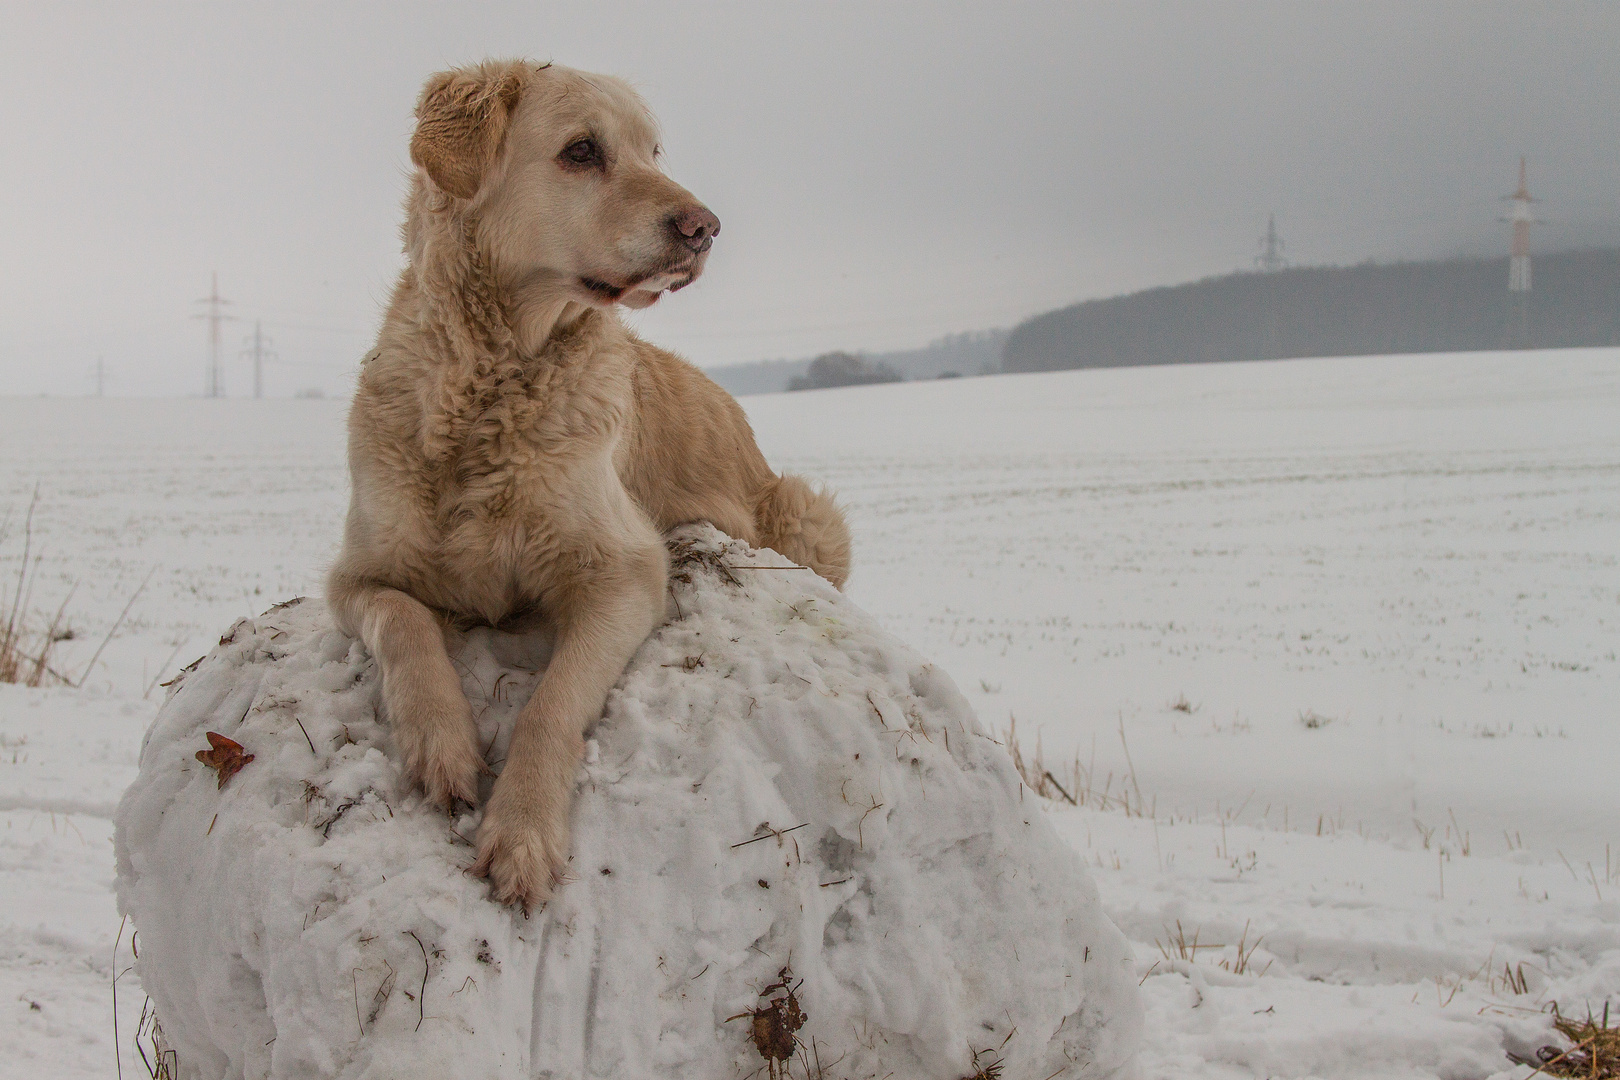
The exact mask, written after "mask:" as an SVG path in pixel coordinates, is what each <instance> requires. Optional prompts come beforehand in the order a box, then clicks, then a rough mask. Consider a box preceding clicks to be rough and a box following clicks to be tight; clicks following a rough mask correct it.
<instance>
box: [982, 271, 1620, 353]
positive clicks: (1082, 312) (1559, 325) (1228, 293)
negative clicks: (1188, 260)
mask: <svg viewBox="0 0 1620 1080" xmlns="http://www.w3.org/2000/svg"><path fill="white" fill-rule="evenodd" d="M1533 272H1534V276H1533V278H1532V284H1533V289H1532V291H1531V293H1530V295H1529V298H1528V304H1527V307H1526V319H1525V323H1524V329H1523V330H1521V327H1520V321H1519V316H1518V312H1517V309H1516V307H1515V302H1514V298H1513V297H1512V295H1511V294H1510V293H1509V292H1508V289H1507V280H1508V269H1507V259H1505V258H1502V259H1453V260H1449V261H1444V262H1409V263H1395V264H1393V265H1383V266H1380V265H1375V264H1367V265H1362V266H1348V267H1302V268H1299V269H1290V270H1281V271H1277V272H1275V273H1269V274H1260V273H1239V274H1229V275H1227V276H1225V277H1218V278H1208V279H1205V280H1203V281H1197V282H1193V283H1192V284H1189V285H1176V286H1172V287H1168V288H1158V289H1148V290H1146V291H1144V292H1138V293H1131V294H1129V295H1127V296H1116V297H1113V298H1111V299H1107V300H1090V301H1087V302H1085V303H1081V304H1074V305H1072V306H1070V307H1066V308H1061V309H1059V310H1057V311H1052V312H1048V313H1046V314H1044V315H1037V316H1036V317H1034V318H1032V319H1029V320H1027V321H1025V322H1023V323H1021V324H1019V325H1018V326H1016V327H1014V328H1013V330H1012V332H1011V333H1010V334H1009V335H1008V336H1007V339H1006V343H1005V345H1004V347H1003V349H1002V369H1003V370H1005V371H1061V370H1067V369H1070V368H1089V367H1127V366H1134V365H1141V364H1181V363H1199V362H1207V361H1218V360H1260V359H1278V358H1282V357H1292V356H1354V355H1364V354H1380V353H1414V352H1470V351H1477V350H1485V349H1501V348H1518V347H1535V348H1561V347H1568V346H1584V345H1620V250H1604V251H1573V252H1564V253H1561V254H1554V255H1538V256H1536V258H1535V259H1534V262H1533Z"/></svg>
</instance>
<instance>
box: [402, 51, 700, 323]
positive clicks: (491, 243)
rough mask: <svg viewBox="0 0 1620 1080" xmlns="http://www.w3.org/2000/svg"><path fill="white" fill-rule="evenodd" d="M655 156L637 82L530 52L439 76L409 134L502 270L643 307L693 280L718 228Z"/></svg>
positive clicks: (584, 297)
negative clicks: (540, 59)
mask: <svg viewBox="0 0 1620 1080" xmlns="http://www.w3.org/2000/svg"><path fill="white" fill-rule="evenodd" d="M659 153H660V151H659V146H658V129H657V126H656V124H655V122H654V120H653V117H652V114H651V113H650V112H649V111H648V110H647V107H646V105H645V104H643V103H642V101H641V99H640V98H639V97H638V96H637V95H636V92H635V91H634V90H632V89H631V88H630V87H629V85H628V84H626V83H625V82H623V81H621V80H619V79H615V78H612V77H609V76H604V75H589V74H586V73H584V72H579V71H573V70H571V69H569V68H564V67H558V66H556V65H534V64H528V63H524V62H521V61H502V62H494V61H491V62H486V63H483V64H479V65H476V66H474V67H467V68H457V69H455V70H453V71H446V72H442V73H440V74H438V75H435V76H433V77H432V78H431V79H429V80H428V82H427V85H426V86H425V87H424V88H423V90H422V96H421V99H420V100H419V101H418V102H417V106H416V134H415V135H414V136H413V137H412V139H411V160H412V161H414V162H415V163H416V165H417V167H418V168H419V169H420V170H421V173H422V175H423V177H424V179H425V181H426V182H427V183H428V184H430V185H431V187H432V188H434V189H436V190H437V191H438V192H440V193H442V195H443V196H444V197H445V198H446V199H449V200H459V201H460V202H461V203H463V204H465V207H466V209H468V210H469V211H471V213H472V216H473V217H474V218H475V219H476V221H477V223H478V235H479V241H480V244H481V245H482V246H483V247H484V248H485V250H486V252H487V254H488V257H489V259H490V262H491V265H492V268H493V269H494V270H495V271H496V273H497V274H498V275H500V276H501V277H502V278H503V279H505V280H508V281H513V282H518V283H520V284H521V285H523V286H524V287H526V288H528V287H537V286H538V287H541V288H543V289H544V290H545V291H546V292H548V293H552V294H553V295H557V296H559V297H566V298H567V299H571V300H577V301H579V302H581V303H585V304H589V305H592V306H594V307H609V306H611V305H613V304H626V305H628V306H630V307H646V306H647V305H648V304H651V303H653V302H654V301H656V300H657V299H658V297H659V295H660V294H661V293H663V291H664V290H666V289H668V290H669V291H671V292H673V291H675V290H676V289H679V288H682V287H683V286H686V285H689V284H691V282H692V281H693V280H694V279H696V278H697V276H698V275H699V274H701V273H702V272H703V264H704V262H705V260H706V259H707V258H708V252H709V248H710V246H711V245H712V244H713V243H714V237H715V236H716V235H717V234H718V233H719V232H720V220H719V219H718V218H716V217H715V216H714V214H713V213H711V212H710V211H709V209H708V207H706V206H704V205H703V204H702V203H700V202H699V201H698V200H697V199H696V198H695V197H694V196H693V195H692V193H691V192H689V191H687V190H686V189H685V188H683V187H681V186H680V185H679V184H677V183H675V182H674V181H673V180H671V179H670V178H669V177H667V176H665V175H664V172H663V170H662V169H661V168H660V167H659V160H658V159H659ZM446 205H454V204H453V203H449V204H446Z"/></svg>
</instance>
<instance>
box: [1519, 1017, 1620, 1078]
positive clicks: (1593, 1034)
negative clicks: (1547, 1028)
mask: <svg viewBox="0 0 1620 1080" xmlns="http://www.w3.org/2000/svg"><path fill="white" fill-rule="evenodd" d="M1553 1027H1555V1028H1557V1029H1558V1033H1559V1034H1560V1035H1562V1036H1564V1038H1566V1039H1568V1040H1569V1041H1570V1042H1571V1043H1573V1044H1574V1045H1573V1046H1571V1047H1570V1048H1569V1049H1567V1050H1560V1049H1559V1048H1558V1047H1556V1046H1543V1047H1542V1048H1541V1049H1540V1050H1537V1051H1536V1059H1537V1060H1535V1061H1524V1060H1522V1059H1518V1058H1515V1060H1516V1061H1518V1062H1519V1064H1521V1065H1534V1066H1536V1071H1535V1072H1534V1073H1531V1074H1530V1075H1532V1076H1535V1075H1537V1074H1543V1075H1546V1076H1568V1077H1581V1078H1582V1080H1620V1021H1617V1022H1616V1023H1615V1025H1614V1026H1613V1027H1610V1026H1609V1006H1608V1003H1607V1002H1605V1003H1604V1005H1603V1015H1602V1016H1601V1017H1597V1018H1594V1017H1593V1015H1592V1013H1591V1010H1590V1009H1588V1010H1587V1013H1586V1019H1585V1020H1574V1019H1571V1018H1570V1017H1567V1016H1564V1015H1562V1014H1561V1013H1560V1012H1559V1011H1558V1003H1557V1002H1554V1003H1553Z"/></svg>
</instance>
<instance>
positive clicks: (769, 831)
mask: <svg viewBox="0 0 1620 1080" xmlns="http://www.w3.org/2000/svg"><path fill="white" fill-rule="evenodd" d="M808 824H810V823H809V822H808V821H804V822H800V823H799V824H797V825H795V826H793V828H792V829H773V828H771V826H770V823H769V822H767V823H765V824H764V825H761V826H760V828H762V829H764V830H765V835H764V836H756V837H754V838H753V839H752V840H744V841H743V842H742V843H740V844H732V845H731V846H732V847H733V848H740V847H747V846H748V845H749V844H757V843H759V842H760V841H761V840H769V839H770V838H771V837H773V836H774V837H776V840H777V843H781V842H782V837H784V836H786V835H787V834H788V833H790V832H793V831H794V829H802V828H804V827H805V826H806V825H808Z"/></svg>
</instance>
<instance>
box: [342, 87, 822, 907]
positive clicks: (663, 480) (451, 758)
mask: <svg viewBox="0 0 1620 1080" xmlns="http://www.w3.org/2000/svg"><path fill="white" fill-rule="evenodd" d="M660 153H661V152H660V149H659V145H658V130H657V127H656V126H655V123H654V120H653V118H652V114H651V113H650V112H649V111H648V110H647V107H646V106H645V105H644V104H643V103H642V101H641V99H640V98H639V97H638V96H637V95H636V93H635V92H634V91H633V90H632V89H631V88H630V87H629V85H628V84H626V83H624V82H622V81H621V80H619V79H615V78H610V77H606V76H601V75H592V74H586V73H583V72H579V71H574V70H571V69H568V68H564V67H559V66H556V65H551V64H533V63H528V62H523V61H499V62H497V61H486V62H484V63H482V64H478V65H475V66H470V67H464V68H457V69H455V70H451V71H446V72H442V73H440V74H437V75H434V76H433V77H432V78H430V79H429V80H428V81H427V84H426V86H425V87H424V88H423V90H422V93H421V96H420V98H419V99H418V102H417V106H416V128H415V132H414V134H413V136H412V138H411V144H410V154H411V161H412V162H413V163H414V165H415V167H416V168H415V172H414V175H413V177H412V180H411V186H410V192H409V194H408V196H407V197H406V201H405V224H404V240H405V252H406V255H407V259H408V265H407V267H406V269H405V270H404V271H403V272H402V273H401V274H400V277H399V280H398V283H397V284H396V285H395V287H394V291H393V295H392V298H391V300H390V303H389V306H388V310H387V315H386V317H385V319H384V322H383V325H382V329H381V331H380V332H379V335H378V338H377V344H376V347H375V348H374V349H373V350H372V351H371V352H370V353H368V354H367V356H366V359H365V360H364V362H363V363H362V365H361V372H360V377H359V386H358V389H357V391H356V393H355V397H354V402H353V405H352V407H351V409H350V412H349V448H348V452H349V469H350V476H351V483H352V497H351V500H350V504H349V511H348V520H347V524H346V526H345V530H344V536H343V547H342V551H341V553H340V554H339V556H338V558H337V561H336V563H335V564H334V565H333V567H332V570H331V572H330V575H329V577H328V580H327V599H328V602H329V604H330V607H331V610H332V612H333V615H334V617H335V619H336V622H337V625H338V626H339V628H340V629H342V630H343V631H344V632H345V633H347V634H349V635H351V636H354V637H357V638H359V639H360V640H361V641H362V642H363V643H364V645H365V647H366V649H367V650H369V651H370V653H371V655H372V656H373V657H375V658H376V660H377V663H378V665H379V666H380V668H381V672H382V690H381V695H382V708H383V710H384V712H385V714H386V716H387V718H388V722H389V724H390V725H391V727H392V730H393V735H394V739H395V741H396V743H397V745H398V750H399V753H400V756H401V760H402V763H403V766H404V769H405V774H406V776H407V778H408V779H409V781H410V782H411V783H412V784H415V785H420V787H421V788H422V789H423V791H424V792H425V794H426V796H427V798H428V799H430V800H431V801H432V802H433V803H436V804H437V805H439V806H441V807H444V808H445V809H447V810H452V809H453V808H454V807H455V806H456V805H457V804H458V802H465V803H469V804H476V801H477V795H478V781H479V777H480V775H482V774H485V773H488V772H489V769H488V766H487V765H486V764H485V762H484V759H483V755H482V753H481V748H480V746H479V742H478V737H477V729H476V726H475V725H474V722H473V717H472V712H471V708H470V706H469V705H468V703H467V700H466V698H465V696H464V695H463V694H462V692H461V680H460V677H459V676H458V675H457V674H456V672H455V669H454V668H453V667H452V666H451V662H450V657H449V654H448V651H447V645H446V636H445V635H446V632H447V629H448V628H449V627H451V626H453V625H462V626H466V625H473V624H487V625H502V624H509V623H511V622H512V621H513V620H517V619H522V618H525V617H533V618H539V619H542V620H543V621H544V623H545V625H546V626H548V627H549V628H550V629H551V630H552V632H553V635H554V637H553V650H552V659H551V662H550V665H549V666H548V667H547V669H546V671H545V674H544V675H543V677H542V678H541V680H540V683H539V685H538V686H537V687H536V689H535V691H534V695H533V697H532V698H531V699H530V700H529V702H528V703H527V704H526V705H525V706H524V708H523V709H522V710H521V711H520V714H519V717H518V720H517V724H516V728H515V729H514V732H513V735H512V740H511V745H510V748H509V750H508V752H507V756H506V762H505V766H504V768H503V769H502V771H501V773H500V775H499V776H498V778H497V779H496V780H495V784H494V790H493V793H492V794H491V796H490V798H489V801H488V804H487V805H486V806H485V808H484V815H483V820H482V823H481V824H480V827H479V830H478V859H477V862H476V863H475V864H474V871H475V872H476V873H478V874H481V875H484V876H486V877H487V878H488V879H489V880H490V883H491V889H492V894H493V896H494V897H495V899H496V900H498V901H499V902H501V903H506V904H519V905H521V906H522V907H523V908H524V910H528V909H529V908H530V906H531V905H533V904H536V903H539V902H543V901H544V900H545V899H547V898H548V897H549V896H550V895H551V892H552V890H553V889H554V888H555V886H556V884H557V882H558V881H560V880H561V875H562V873H563V871H564V867H565V865H566V861H567V858H568V815H569V809H570V805H571V802H572V798H573V788H574V781H575V774H576V772H577V769H578V765H579V760H580V756H581V754H582V752H583V748H584V732H585V730H586V728H587V727H588V726H589V725H590V724H592V723H594V722H595V721H596V720H598V719H599V718H600V717H601V715H602V710H603V707H604V705H605V703H606V699H607V694H608V692H609V690H611V689H612V687H613V685H614V683H615V682H617V681H618V679H619V677H620V675H621V674H622V673H623V671H624V668H625V666H626V665H627V664H628V663H629V661H630V658H631V656H632V655H633V654H634V653H635V651H636V649H637V648H638V647H639V646H640V645H641V643H642V641H644V640H645V639H646V637H647V635H648V634H649V633H651V632H652V630H653V629H654V628H655V627H656V626H658V625H659V624H660V623H661V622H662V621H663V619H664V610H665V609H664V605H665V592H666V589H667V585H668V574H669V562H668V553H667V551H666V549H665V546H664V542H663V537H662V534H663V533H664V532H666V531H667V530H669V529H671V528H673V527H674V526H677V525H680V524H683V523H687V522H698V521H706V522H709V523H711V524H713V525H714V526H715V527H717V528H719V529H721V530H722V531H724V532H726V533H729V534H730V535H731V536H733V537H736V538H738V539H740V540H743V541H746V542H747V543H749V544H751V545H755V546H761V547H770V548H774V549H775V550H776V551H777V552H779V553H780V554H782V555H784V556H786V557H787V558H789V559H792V560H794V561H795V562H798V563H802V564H804V565H806V566H809V567H811V568H813V569H814V570H815V571H816V572H817V573H819V574H821V575H822V576H823V577H825V578H827V579H828V580H829V581H831V582H832V583H833V584H834V585H835V586H837V587H839V588H842V587H843V584H844V581H845V579H846V578H847V577H848V575H849V566H850V534H849V528H848V526H847V524H846V523H845V521H844V518H843V515H842V513H841V511H840V510H839V508H838V506H837V505H836V503H835V502H834V500H833V499H832V497H831V496H830V495H828V494H826V493H825V492H821V491H817V490H813V489H812V488H811V487H810V485H809V484H807V483H806V482H805V481H804V480H803V479H801V478H800V477H797V476H792V475H783V476H777V475H776V474H775V473H774V472H772V471H771V469H770V467H769V465H767V464H766V462H765V458H764V456H763V455H762V454H761V453H760V450H759V448H758V446H757V445H756V444H755V442H754V435H753V431H752V430H751V429H750V427H749V425H748V421H747V419H746V418H745V417H744V415H743V412H742V409H741V408H740V407H739V406H738V405H737V403H736V401H735V400H733V399H732V398H731V396H730V395H729V394H727V393H726V392H725V391H724V390H722V389H721V388H720V387H719V386H717V385H716V384H715V383H713V382H711V381H710V380H709V379H708V378H707V377H705V376H704V375H703V374H702V372H700V371H699V370H698V369H697V368H695V367H693V366H691V365H690V364H688V363H686V362H685V361H684V360H681V359H680V358H679V357H676V356H675V355H673V354H671V353H668V352H665V351H663V350H661V349H658V348H655V347H654V346H652V345H649V344H648V343H646V342H644V341H642V340H641V339H640V338H638V337H637V336H636V335H635V334H634V333H632V332H631V331H630V330H629V329H628V328H627V327H626V326H625V325H624V324H623V322H622V321H621V320H620V318H619V315H618V313H617V310H616V309H617V306H618V305H620V304H623V305H625V306H627V307H633V308H639V307H645V306H647V305H649V304H652V303H654V302H655V301H657V300H658V299H659V297H660V296H661V295H662V294H663V293H664V292H666V291H667V292H674V291H676V290H678V289H681V288H683V287H685V286H686V285H689V284H691V283H692V282H693V281H695V280H696V279H697V277H698V275H699V274H701V273H702V272H703V267H704V263H705V261H706V260H707V258H708V254H709V250H710V248H711V247H712V245H713V243H714V239H715V237H716V236H717V235H719V232H720V221H719V219H718V218H717V217H715V215H714V214H713V213H712V212H711V211H710V210H709V209H708V208H707V207H706V206H704V205H703V204H702V203H701V202H699V201H698V200H697V199H696V198H695V197H694V196H693V195H692V194H691V193H690V192H688V191H687V190H686V189H685V188H683V187H681V186H680V185H679V184H676V183H675V182H674V181H673V180H671V179H669V177H667V176H666V175H665V174H664V172H663V170H662V168H661V167H660V163H659V159H660Z"/></svg>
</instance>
